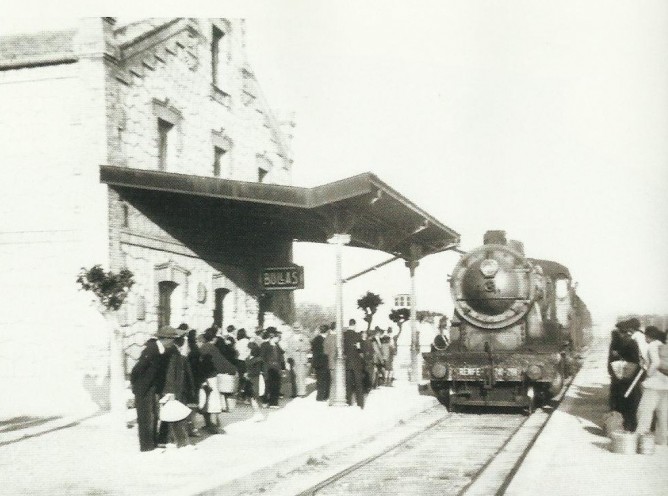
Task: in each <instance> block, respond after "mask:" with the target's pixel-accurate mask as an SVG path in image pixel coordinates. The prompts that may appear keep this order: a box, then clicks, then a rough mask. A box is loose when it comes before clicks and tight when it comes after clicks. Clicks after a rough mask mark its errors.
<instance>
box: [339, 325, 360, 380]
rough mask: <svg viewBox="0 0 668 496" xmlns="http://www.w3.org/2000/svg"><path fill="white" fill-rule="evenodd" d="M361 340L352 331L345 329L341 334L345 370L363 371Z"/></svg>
mask: <svg viewBox="0 0 668 496" xmlns="http://www.w3.org/2000/svg"><path fill="white" fill-rule="evenodd" d="M361 345H362V339H361V338H360V335H359V334H357V333H356V332H355V331H353V330H352V329H346V331H345V332H344V333H343V354H344V356H345V357H346V369H347V370H357V371H362V370H364V359H363V357H362V354H361V353H360V347H361Z"/></svg>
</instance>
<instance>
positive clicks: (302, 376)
mask: <svg viewBox="0 0 668 496" xmlns="http://www.w3.org/2000/svg"><path fill="white" fill-rule="evenodd" d="M355 327H356V323H355V320H354V319H351V320H350V322H349V326H348V328H346V330H345V331H344V333H343V357H344V363H345V369H346V384H347V391H346V399H347V402H348V404H349V405H352V403H353V396H354V397H355V402H356V404H357V405H358V406H359V407H360V408H363V407H364V399H365V397H366V395H368V393H369V392H370V391H371V390H372V389H374V388H376V387H378V386H380V385H384V386H391V385H392V381H393V361H394V355H395V354H396V339H395V338H394V337H393V336H392V330H391V329H388V330H382V329H380V328H378V327H376V328H375V329H373V330H369V331H368V332H367V331H362V332H361V333H358V332H357V331H356V329H355ZM335 329H336V325H335V324H334V323H332V324H323V325H321V326H320V327H319V329H318V332H317V335H316V336H315V337H314V338H313V339H310V337H309V336H308V335H307V333H306V331H305V330H304V329H302V328H301V327H300V326H299V324H295V326H294V327H293V329H292V332H291V333H290V335H289V336H286V337H285V341H286V342H282V339H283V338H284V337H283V335H282V332H281V331H280V330H279V329H277V328H276V327H267V328H266V329H260V328H259V329H257V330H256V331H255V333H254V335H249V333H248V332H247V331H246V329H243V328H242V329H236V328H235V326H233V325H230V326H227V327H226V328H224V329H223V328H219V327H217V326H212V327H210V328H208V329H206V330H205V331H204V332H203V333H201V334H198V333H197V331H196V330H195V329H190V328H189V326H188V325H187V324H185V323H184V324H181V325H180V326H179V327H178V328H173V327H171V326H163V327H161V328H160V329H159V330H158V332H157V333H156V334H155V336H154V337H152V338H151V339H149V340H148V341H147V342H146V344H145V346H144V348H143V350H142V352H141V355H140V356H139V359H138V360H137V362H136V364H135V365H134V367H133V368H132V371H131V373H130V383H131V385H132V392H133V394H134V397H135V408H136V411H137V428H138V434H139V447H140V450H141V451H153V450H155V449H156V448H157V447H164V446H166V445H168V444H173V445H175V446H176V447H178V448H188V447H192V446H193V445H192V443H191V438H192V437H199V436H200V432H199V430H198V429H197V428H196V426H195V424H196V422H195V421H194V420H195V419H194V417H195V415H201V416H202V417H203V421H204V429H205V430H206V431H207V432H208V433H210V434H222V433H224V428H223V423H224V422H223V416H222V415H223V413H224V412H226V411H230V410H231V409H233V408H234V407H235V405H236V402H237V401H241V402H244V403H247V404H250V405H251V406H252V408H253V410H254V415H253V417H252V419H253V420H254V421H261V420H264V419H265V415H264V413H263V411H262V410H263V408H278V407H279V406H278V405H279V398H280V397H281V396H283V394H282V391H281V385H282V378H283V377H284V376H287V377H288V378H289V382H290V385H291V395H292V397H304V396H306V394H307V387H306V386H307V377H308V376H309V375H310V373H311V371H312V372H313V374H314V376H315V382H316V391H317V392H316V400H317V401H327V400H328V399H329V398H330V395H331V390H332V389H333V380H332V379H333V378H334V370H335V367H336V357H337V355H336V353H337V351H336V350H337V346H336V332H335ZM251 334H252V333H251Z"/></svg>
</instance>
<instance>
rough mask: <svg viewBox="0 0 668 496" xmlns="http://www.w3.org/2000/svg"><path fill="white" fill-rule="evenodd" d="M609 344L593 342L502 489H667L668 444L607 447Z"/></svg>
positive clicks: (514, 494)
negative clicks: (626, 450) (627, 449)
mask: <svg viewBox="0 0 668 496" xmlns="http://www.w3.org/2000/svg"><path fill="white" fill-rule="evenodd" d="M608 336H609V334H608ZM608 346H609V341H608V339H607V337H603V338H599V339H597V341H596V342H595V343H594V345H593V346H592V348H591V350H590V352H589V353H588V354H587V357H586V359H585V362H584V364H583V366H582V368H581V369H580V371H579V372H578V374H577V375H576V376H575V378H574V379H573V383H572V384H571V387H570V388H569V389H568V391H567V392H566V394H565V397H564V400H563V401H562V403H561V404H560V406H559V408H558V409H557V410H556V411H555V412H554V413H553V415H552V417H550V419H549V421H548V422H547V424H546V425H545V427H544V428H543V431H542V432H541V434H540V435H539V437H538V438H537V439H536V441H535V443H534V445H533V447H532V448H531V450H530V451H529V452H528V454H527V455H526V457H525V459H524V461H523V462H522V464H521V466H520V467H519V469H518V471H517V473H516V474H515V476H514V477H513V479H512V480H511V482H510V484H509V485H508V487H507V488H506V491H505V493H504V494H505V495H507V496H529V495H535V494H541V495H543V496H548V495H565V494H567V495H569V496H576V495H587V496H597V495H601V496H603V495H605V496H610V495H613V494H629V495H631V494H632V495H633V496H645V495H646V496H659V495H668V446H665V445H664V446H656V450H655V452H654V454H652V455H645V454H617V453H613V452H612V450H611V441H610V439H609V438H608V437H606V435H605V432H604V429H603V417H604V415H605V414H606V413H607V412H608V411H609V409H608V390H609V384H610V379H609V377H608V372H607V355H608Z"/></svg>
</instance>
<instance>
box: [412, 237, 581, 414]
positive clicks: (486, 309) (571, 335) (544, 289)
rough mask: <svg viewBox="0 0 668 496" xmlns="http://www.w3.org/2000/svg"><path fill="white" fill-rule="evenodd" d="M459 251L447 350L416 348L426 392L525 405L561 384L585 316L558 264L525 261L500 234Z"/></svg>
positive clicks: (448, 399)
mask: <svg viewBox="0 0 668 496" xmlns="http://www.w3.org/2000/svg"><path fill="white" fill-rule="evenodd" d="M483 242H484V244H483V245H482V246H480V247H478V248H476V249H474V250H472V251H470V252H468V253H466V254H464V255H463V256H462V258H461V259H460V260H459V262H458V263H457V265H456V266H455V268H454V271H453V273H452V276H451V279H450V288H451V294H452V298H453V300H454V305H455V313H454V317H453V319H452V328H451V331H450V343H449V345H447V347H442V348H441V349H438V347H436V348H434V347H432V352H431V353H424V354H423V357H424V361H423V379H425V380H426V381H429V384H430V386H431V393H432V394H434V395H436V397H437V398H438V399H439V401H440V402H441V403H442V404H444V405H445V406H447V407H448V409H450V410H451V411H452V410H456V409H457V408H458V407H459V406H463V405H475V406H501V407H518V408H522V409H524V411H525V412H528V413H531V412H532V411H533V409H534V408H535V407H537V406H539V405H541V404H542V403H544V402H545V401H547V400H548V399H550V398H551V397H553V396H555V395H556V394H557V393H558V392H559V391H560V390H561V388H562V387H563V385H564V382H565V380H566V379H567V378H568V377H569V376H571V375H573V374H574V373H575V371H576V370H577V368H578V367H579V362H578V358H579V356H580V354H581V353H582V351H583V350H584V348H585V347H586V346H587V345H588V344H589V342H590V340H591V332H590V329H591V316H590V314H589V311H588V309H587V306H586V305H585V304H584V302H583V301H582V300H581V299H580V298H579V297H578V295H577V294H576V291H575V290H576V287H575V285H574V284H573V283H572V279H571V275H570V272H569V270H568V268H566V267H565V266H563V265H561V264H559V263H557V262H553V261H549V260H538V259H532V258H527V257H526V256H525V255H524V247H523V245H522V243H520V242H518V241H514V240H506V234H505V231H488V232H487V233H486V234H485V236H484V241H483Z"/></svg>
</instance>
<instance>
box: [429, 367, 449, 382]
mask: <svg viewBox="0 0 668 496" xmlns="http://www.w3.org/2000/svg"><path fill="white" fill-rule="evenodd" d="M447 373H448V368H447V367H446V366H445V365H443V364H442V363H436V364H434V366H433V367H432V368H431V375H432V376H433V377H435V378H436V379H443V378H444V377H445V375H446V374H447Z"/></svg>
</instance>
